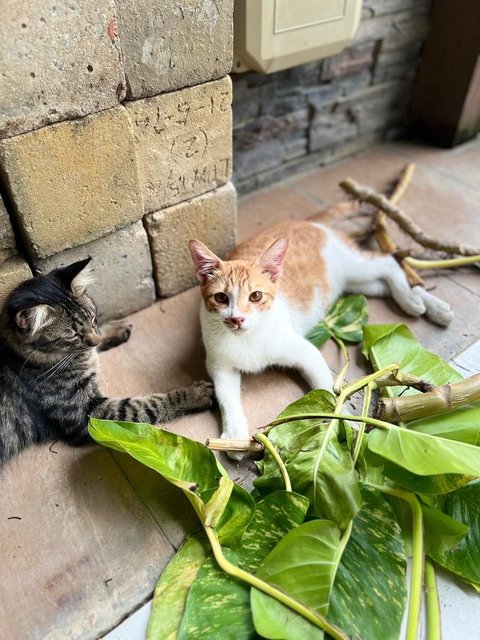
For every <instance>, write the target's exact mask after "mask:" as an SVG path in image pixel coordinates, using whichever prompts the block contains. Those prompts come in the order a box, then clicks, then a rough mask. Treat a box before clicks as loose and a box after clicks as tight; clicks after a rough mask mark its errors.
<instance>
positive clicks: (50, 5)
mask: <svg viewBox="0 0 480 640" xmlns="http://www.w3.org/2000/svg"><path fill="white" fill-rule="evenodd" d="M124 95H125V80H124V75H123V68H122V63H121V50H120V45H119V42H118V38H117V28H116V16H115V3H114V2H113V0H79V1H78V2H28V0H16V1H15V2H13V1H10V2H3V3H2V16H1V20H0V138H1V137H7V136H13V135H17V134H19V133H24V132H26V131H31V130H32V129H37V128H39V127H43V126H45V125H47V124H50V123H52V122H58V121H60V120H66V119H71V118H78V117H81V116H84V115H87V114H90V113H93V112H96V111H101V110H103V109H108V108H110V107H113V106H115V105H116V104H118V100H119V99H123V97H124Z"/></svg>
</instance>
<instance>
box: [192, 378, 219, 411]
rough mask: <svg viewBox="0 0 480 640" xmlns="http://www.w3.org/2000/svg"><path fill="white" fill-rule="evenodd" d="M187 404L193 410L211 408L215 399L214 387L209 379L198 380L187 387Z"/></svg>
mask: <svg viewBox="0 0 480 640" xmlns="http://www.w3.org/2000/svg"><path fill="white" fill-rule="evenodd" d="M185 391H186V394H187V405H188V408H189V409H192V410H202V409H210V407H211V406H212V404H213V399H214V388H213V384H212V383H211V382H208V381H207V380H197V381H196V382H194V383H193V384H191V385H190V386H189V387H187V388H186V389H185Z"/></svg>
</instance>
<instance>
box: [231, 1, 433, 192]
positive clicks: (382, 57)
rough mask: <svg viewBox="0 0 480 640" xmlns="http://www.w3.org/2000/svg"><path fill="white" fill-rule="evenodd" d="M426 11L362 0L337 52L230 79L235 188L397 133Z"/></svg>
mask: <svg viewBox="0 0 480 640" xmlns="http://www.w3.org/2000/svg"><path fill="white" fill-rule="evenodd" d="M430 5H431V0H364V2H363V9H362V17H361V21H360V25H359V28H358V31H357V33H356V35H355V38H354V40H353V42H352V43H351V44H350V46H349V47H348V48H347V49H345V50H344V51H342V52H341V53H340V54H338V55H336V56H334V57H331V58H328V59H325V60H323V61H318V62H312V63H309V64H305V65H302V66H300V67H295V68H293V69H288V70H285V71H280V72H277V73H273V74H271V75H263V74H259V73H247V74H238V75H237V74H234V75H232V79H233V123H234V127H233V148H234V152H233V153H234V174H233V175H234V182H235V186H236V187H237V190H239V191H240V192H246V191H250V190H252V189H254V188H257V187H260V186H263V185H265V184H268V183H270V182H273V181H274V180H278V179H280V178H282V177H284V176H286V175H288V174H289V173H292V172H295V171H299V170H302V169H306V168H308V167H309V166H313V165H318V164H324V163H328V162H332V161H334V160H336V159H338V158H341V157H343V156H347V155H349V154H350V153H353V152H355V151H359V150H361V149H364V148H366V147H368V146H370V145H371V144H373V143H376V142H379V141H381V140H385V139H391V138H393V137H398V136H400V135H402V133H403V132H404V124H405V117H406V113H407V109H408V105H409V101H410V95H411V91H412V85H413V80H414V77H415V71H416V68H417V64H418V61H419V57H420V55H421V50H422V45H423V42H424V40H425V36H426V33H427V30H428V24H429V15H430Z"/></svg>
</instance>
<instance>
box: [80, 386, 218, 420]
mask: <svg viewBox="0 0 480 640" xmlns="http://www.w3.org/2000/svg"><path fill="white" fill-rule="evenodd" d="M212 398H213V385H212V383H211V382H205V381H203V380H199V381H197V382H194V383H193V384H192V385H190V386H189V387H183V388H181V389H176V390H175V391H169V392H168V393H161V394H160V393H155V394H152V395H150V396H145V397H142V398H98V399H97V400H96V401H94V403H93V406H92V407H91V409H90V411H89V413H90V415H91V416H92V417H93V418H101V419H104V420H120V421H122V422H123V421H126V422H146V423H148V424H158V423H161V422H169V421H170V420H174V419H175V418H179V417H180V416H183V415H185V414H186V413H191V412H192V411H201V410H204V409H208V408H210V407H211V406H212Z"/></svg>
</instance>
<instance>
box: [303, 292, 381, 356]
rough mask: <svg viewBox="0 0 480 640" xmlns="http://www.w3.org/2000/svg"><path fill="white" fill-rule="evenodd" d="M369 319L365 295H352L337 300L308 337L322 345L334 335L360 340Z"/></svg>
mask: <svg viewBox="0 0 480 640" xmlns="http://www.w3.org/2000/svg"><path fill="white" fill-rule="evenodd" d="M367 321H368V306H367V301H366V299H365V296H362V295H351V296H345V297H343V298H340V299H339V300H337V302H336V303H335V304H334V305H333V307H332V308H331V309H330V311H328V313H327V314H326V315H325V317H324V318H323V320H322V321H321V322H319V323H318V324H317V325H316V326H315V327H314V328H313V329H312V330H311V332H310V333H309V334H308V336H307V339H308V340H310V342H312V343H313V344H314V345H315V346H316V347H321V346H322V344H324V343H325V342H326V341H327V340H328V339H329V338H330V337H331V336H332V335H334V336H336V337H337V338H339V339H340V340H343V341H347V342H360V341H361V339H362V336H363V327H364V325H365V324H366V323H367Z"/></svg>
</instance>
